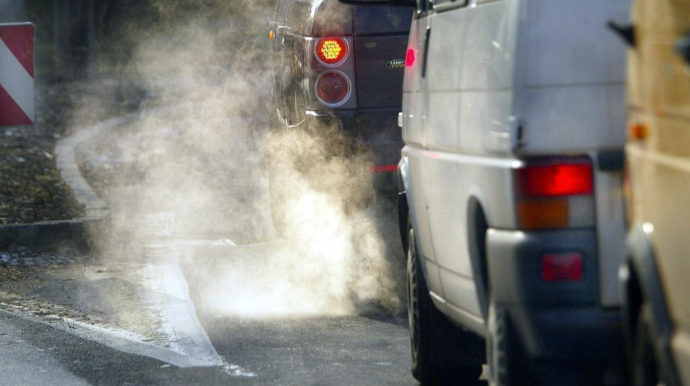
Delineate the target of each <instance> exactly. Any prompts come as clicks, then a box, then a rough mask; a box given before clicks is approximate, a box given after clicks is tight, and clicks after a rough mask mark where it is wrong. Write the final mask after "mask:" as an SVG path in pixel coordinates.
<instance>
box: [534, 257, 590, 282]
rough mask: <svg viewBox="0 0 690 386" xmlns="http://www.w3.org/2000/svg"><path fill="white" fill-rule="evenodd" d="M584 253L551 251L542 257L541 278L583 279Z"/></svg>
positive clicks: (555, 279) (554, 279)
mask: <svg viewBox="0 0 690 386" xmlns="http://www.w3.org/2000/svg"><path fill="white" fill-rule="evenodd" d="M582 272H583V269H582V255H580V254H579V253H576V252H572V253H549V254H545V255H544V256H542V258H541V278H542V280H544V281H546V282H555V281H580V280H582Z"/></svg>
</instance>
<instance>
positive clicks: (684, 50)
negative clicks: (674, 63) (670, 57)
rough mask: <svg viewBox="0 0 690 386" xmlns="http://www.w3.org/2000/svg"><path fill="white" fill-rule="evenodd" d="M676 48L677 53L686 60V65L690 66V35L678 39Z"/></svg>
mask: <svg viewBox="0 0 690 386" xmlns="http://www.w3.org/2000/svg"><path fill="white" fill-rule="evenodd" d="M674 48H675V49H676V53H677V54H678V55H680V56H681V57H682V58H683V60H685V63H686V64H690V33H689V34H687V35H685V36H683V37H682V38H680V39H678V40H677V41H676V45H675V47H674Z"/></svg>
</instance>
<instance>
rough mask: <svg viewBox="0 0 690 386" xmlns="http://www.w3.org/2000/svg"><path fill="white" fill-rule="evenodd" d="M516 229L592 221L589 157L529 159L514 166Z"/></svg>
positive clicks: (591, 187)
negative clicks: (523, 164)
mask: <svg viewBox="0 0 690 386" xmlns="http://www.w3.org/2000/svg"><path fill="white" fill-rule="evenodd" d="M514 177H515V195H516V202H515V211H516V218H517V225H518V227H519V228H520V229H559V228H567V227H587V226H593V225H594V199H593V192H594V182H593V179H592V178H593V172H592V165H591V163H590V161H589V159H586V158H584V157H581V158H564V159H557V160H550V159H546V160H532V161H530V162H528V163H527V165H526V166H524V167H521V168H519V169H516V170H515V174H514Z"/></svg>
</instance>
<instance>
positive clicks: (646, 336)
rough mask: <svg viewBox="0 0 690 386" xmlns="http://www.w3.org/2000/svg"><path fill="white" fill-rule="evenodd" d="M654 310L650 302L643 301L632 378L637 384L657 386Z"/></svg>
mask: <svg viewBox="0 0 690 386" xmlns="http://www.w3.org/2000/svg"><path fill="white" fill-rule="evenodd" d="M651 319H652V312H651V309H650V307H649V304H648V303H646V302H645V303H643V304H642V307H641V308H640V313H639V315H638V317H637V329H636V331H635V340H634V347H633V355H632V360H633V363H632V368H631V370H632V374H631V375H632V380H633V385H635V386H656V385H657V384H659V382H660V379H659V373H658V370H657V359H656V355H655V351H654V338H653V336H652V326H651Z"/></svg>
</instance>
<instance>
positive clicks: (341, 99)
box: [315, 71, 352, 107]
mask: <svg viewBox="0 0 690 386" xmlns="http://www.w3.org/2000/svg"><path fill="white" fill-rule="evenodd" d="M351 90H352V85H351V83H350V79H348V77H347V76H346V75H345V74H343V73H342V72H340V71H326V72H324V73H323V74H321V75H319V77H318V78H316V86H315V92H316V98H317V99H318V100H319V102H321V103H323V104H324V105H326V106H328V107H337V106H340V105H342V104H343V103H345V102H347V100H348V99H349V98H350V94H351Z"/></svg>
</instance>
